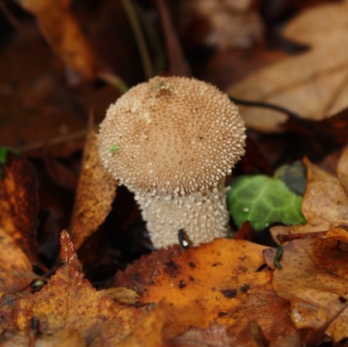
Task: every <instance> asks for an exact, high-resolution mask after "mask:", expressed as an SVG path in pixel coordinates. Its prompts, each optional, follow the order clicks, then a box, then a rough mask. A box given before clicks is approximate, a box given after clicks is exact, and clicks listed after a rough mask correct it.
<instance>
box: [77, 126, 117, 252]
mask: <svg viewBox="0 0 348 347" xmlns="http://www.w3.org/2000/svg"><path fill="white" fill-rule="evenodd" d="M116 189H117V181H116V180H115V179H114V178H113V177H112V175H111V174H110V173H109V172H108V171H107V170H106V169H105V168H104V165H103V164H102V162H101V160H100V159H99V152H98V142H97V136H96V133H95V131H94V130H93V129H92V130H91V131H90V132H89V134H88V135H87V138H86V144H85V150H84V154H83V160H82V165H81V173H80V179H79V183H78V187H77V191H76V198H75V205H74V210H73V214H72V221H71V236H72V240H73V243H74V247H75V249H78V248H79V247H80V246H81V245H82V243H83V242H84V241H85V240H86V239H87V238H88V237H89V236H90V235H91V234H93V233H94V232H95V231H96V230H97V228H98V227H99V226H100V225H101V224H102V223H103V222H104V220H105V218H106V217H107V215H108V214H109V212H110V211H111V205H112V202H113V201H114V199H115V197H116Z"/></svg>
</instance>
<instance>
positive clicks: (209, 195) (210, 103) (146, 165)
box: [98, 77, 245, 248]
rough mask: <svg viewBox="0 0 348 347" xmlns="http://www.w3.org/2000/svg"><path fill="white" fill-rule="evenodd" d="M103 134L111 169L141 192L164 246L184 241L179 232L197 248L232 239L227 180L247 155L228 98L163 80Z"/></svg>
mask: <svg viewBox="0 0 348 347" xmlns="http://www.w3.org/2000/svg"><path fill="white" fill-rule="evenodd" d="M98 137H99V152H100V156H101V159H102V162H103V164H104V166H105V167H106V168H107V169H108V170H109V171H110V172H111V173H112V174H113V175H114V177H115V178H116V179H118V180H120V182H121V183H123V184H125V185H126V186H127V187H128V188H129V189H130V190H131V191H133V192H134V193H135V198H136V200H137V201H138V203H139V205H140V207H141V209H142V215H143V218H144V219H145V220H146V221H147V228H148V230H149V233H150V236H151V239H152V242H153V244H154V246H155V247H156V248H158V247H163V246H168V245H171V244H174V243H177V242H178V237H177V232H178V230H179V229H184V230H185V234H186V235H187V237H188V239H189V241H190V243H192V244H193V245H197V244H199V243H202V242H209V241H211V240H212V239H214V238H216V237H226V236H228V234H229V226H228V221H229V214H228V211H227V208H226V201H225V199H226V197H225V187H224V183H225V177H226V175H228V174H230V173H231V169H232V168H233V166H234V165H235V163H236V162H237V161H238V160H239V159H240V157H241V156H242V155H243V154H244V146H245V127H244V122H243V119H242V117H241V116H240V114H239V113H238V109H237V107H236V106H235V105H234V104H233V103H232V102H231V101H230V100H229V98H228V96H227V95H226V94H224V93H222V92H221V91H219V90H218V89H217V88H216V87H214V86H212V85H210V84H208V83H205V82H201V81H198V80H196V79H189V78H184V77H155V78H153V79H151V80H150V81H149V82H147V83H141V84H139V85H137V86H135V87H133V88H132V89H130V90H129V91H128V92H127V93H126V94H124V95H123V96H122V97H120V98H119V99H118V100H117V102H116V103H115V104H112V105H111V106H110V107H109V109H108V111H107V113H106V117H105V119H104V121H103V122H102V123H101V125H100V133H99V136H98ZM115 143H117V144H118V146H119V147H118V148H122V151H118V150H117V155H113V153H112V152H111V151H110V149H111V148H113V146H114V145H115Z"/></svg>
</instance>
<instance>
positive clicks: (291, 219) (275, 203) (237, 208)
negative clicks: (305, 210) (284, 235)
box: [227, 175, 306, 231]
mask: <svg viewBox="0 0 348 347" xmlns="http://www.w3.org/2000/svg"><path fill="white" fill-rule="evenodd" d="M301 204H302V196H300V195H297V194H295V193H293V192H292V191H290V190H289V188H288V187H287V185H286V184H285V183H284V181H282V180H281V179H280V178H275V177H268V176H266V175H244V176H239V177H238V178H236V179H235V180H234V181H233V182H232V184H231V189H230V190H229V191H228V193H227V205H228V209H229V211H230V213H231V216H232V217H233V219H234V221H235V223H236V224H237V226H238V227H240V226H241V225H242V223H243V222H245V221H250V223H251V225H252V227H253V228H254V229H255V230H256V231H260V230H263V229H265V228H267V227H269V226H270V225H271V224H273V223H275V222H280V223H283V224H295V225H296V224H303V223H305V222H306V220H305V219H304V218H303V216H302V213H301Z"/></svg>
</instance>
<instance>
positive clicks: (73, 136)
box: [16, 128, 89, 153]
mask: <svg viewBox="0 0 348 347" xmlns="http://www.w3.org/2000/svg"><path fill="white" fill-rule="evenodd" d="M88 131H89V128H88V129H83V130H78V131H76V132H72V133H70V134H66V135H61V136H57V137H54V138H52V139H50V140H47V141H38V142H33V143H29V144H28V145H25V146H23V147H19V148H17V149H16V150H17V151H18V152H20V153H24V152H29V151H33V150H37V149H41V148H43V147H49V146H56V145H61V144H63V143H66V142H70V141H74V140H79V139H82V138H84V137H85V136H86V135H87V133H88Z"/></svg>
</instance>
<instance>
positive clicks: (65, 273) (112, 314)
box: [2, 231, 144, 346]
mask: <svg viewBox="0 0 348 347" xmlns="http://www.w3.org/2000/svg"><path fill="white" fill-rule="evenodd" d="M61 259H62V261H63V266H62V267H61V268H59V269H58V270H57V272H56V274H55V275H54V276H53V277H52V278H51V279H50V280H49V282H48V284H47V285H46V286H45V287H43V288H42V289H41V291H40V292H38V293H36V294H33V295H31V296H28V297H25V298H22V299H18V300H17V301H16V302H15V303H12V307H11V314H10V315H8V314H6V312H7V311H6V310H8V308H6V307H4V305H3V306H2V316H3V322H2V327H3V328H5V329H7V330H13V329H18V330H19V331H24V332H25V333H29V331H30V327H31V320H32V317H36V319H37V320H38V322H39V327H40V331H41V332H42V334H43V335H44V336H47V335H51V334H56V333H58V332H60V331H62V330H76V331H78V332H79V333H80V334H81V335H82V336H83V338H84V339H85V341H86V343H87V344H88V346H114V345H115V344H116V343H118V342H119V341H121V340H122V339H123V338H124V337H125V336H127V335H128V334H129V333H131V331H132V327H133V326H134V324H135V323H136V322H137V321H138V320H139V319H140V318H141V317H142V316H143V315H144V309H138V308H135V307H132V306H127V305H122V304H119V303H117V302H114V301H113V300H112V299H111V298H109V296H108V295H107V294H106V293H105V291H97V290H96V289H94V288H93V287H92V285H91V284H90V283H89V282H88V281H87V280H85V279H83V273H82V272H81V267H80V265H79V262H78V259H77V256H76V253H75V252H74V249H73V245H72V242H71V241H70V238H69V236H68V233H67V232H66V231H63V232H62V234H61ZM4 313H5V314H4Z"/></svg>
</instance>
